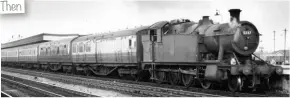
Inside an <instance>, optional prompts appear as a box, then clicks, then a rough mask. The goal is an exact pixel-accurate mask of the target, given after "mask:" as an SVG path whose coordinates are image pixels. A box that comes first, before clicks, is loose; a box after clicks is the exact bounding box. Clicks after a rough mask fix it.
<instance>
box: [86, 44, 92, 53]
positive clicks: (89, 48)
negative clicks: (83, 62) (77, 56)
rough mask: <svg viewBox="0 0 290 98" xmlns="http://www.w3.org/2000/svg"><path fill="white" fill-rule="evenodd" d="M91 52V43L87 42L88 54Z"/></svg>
mask: <svg viewBox="0 0 290 98" xmlns="http://www.w3.org/2000/svg"><path fill="white" fill-rule="evenodd" d="M90 51H91V43H90V42H87V44H86V52H90Z"/></svg>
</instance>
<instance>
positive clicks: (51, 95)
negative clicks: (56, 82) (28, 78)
mask: <svg viewBox="0 0 290 98" xmlns="http://www.w3.org/2000/svg"><path fill="white" fill-rule="evenodd" d="M1 81H2V82H9V83H11V84H13V85H17V86H18V87H23V88H26V89H27V90H31V91H34V92H37V93H40V94H43V95H44V96H46V97H64V96H63V95H60V94H57V93H54V92H51V91H48V90H44V89H41V88H38V87H34V86H31V85H27V84H24V83H21V82H17V81H14V80H11V79H8V78H3V77H1ZM1 93H2V92H1ZM6 95H7V96H9V95H8V94H7V93H6ZM10 96H11V95H10ZM11 97H12V96H11Z"/></svg>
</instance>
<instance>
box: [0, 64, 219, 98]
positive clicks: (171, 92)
mask: <svg viewBox="0 0 290 98" xmlns="http://www.w3.org/2000/svg"><path fill="white" fill-rule="evenodd" d="M3 69H4V68H2V70H3ZM4 71H9V72H15V73H21V74H27V75H32V76H37V77H43V78H48V79H52V80H56V81H61V82H65V83H73V84H79V85H86V86H90V87H96V88H104V89H110V90H115V91H121V92H125V93H132V94H135V95H140V96H158V97H159V96H160V97H221V96H220V95H215V94H207V93H200V92H190V91H183V90H176V89H170V88H162V87H153V86H147V85H139V84H128V83H121V82H116V81H105V80H96V79H88V78H82V77H75V76H67V75H59V74H52V73H45V72H35V71H29V70H22V69H14V68H13V69H11V68H5V69H4Z"/></svg>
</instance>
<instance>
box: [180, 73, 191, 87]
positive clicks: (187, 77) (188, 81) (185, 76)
mask: <svg viewBox="0 0 290 98" xmlns="http://www.w3.org/2000/svg"><path fill="white" fill-rule="evenodd" d="M193 77H194V76H192V75H188V74H182V77H181V78H182V82H183V85H184V86H186V87H189V86H191V84H192V83H193V81H194V80H193Z"/></svg>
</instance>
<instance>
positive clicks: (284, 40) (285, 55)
mask: <svg viewBox="0 0 290 98" xmlns="http://www.w3.org/2000/svg"><path fill="white" fill-rule="evenodd" d="M283 31H285V34H284V37H285V39H284V64H285V60H286V32H287V30H286V28H285V29H284V30H283Z"/></svg>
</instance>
